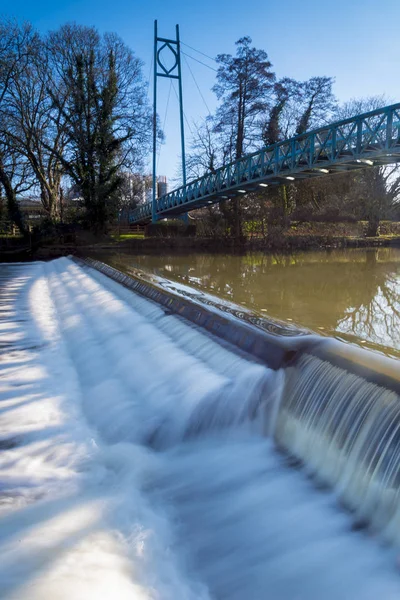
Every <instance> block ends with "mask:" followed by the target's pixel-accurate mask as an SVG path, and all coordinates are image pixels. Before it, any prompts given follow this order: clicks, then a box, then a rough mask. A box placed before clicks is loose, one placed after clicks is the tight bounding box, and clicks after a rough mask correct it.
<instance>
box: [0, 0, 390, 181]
mask: <svg viewBox="0 0 400 600" xmlns="http://www.w3.org/2000/svg"><path fill="white" fill-rule="evenodd" d="M0 14H2V15H12V16H15V17H17V18H19V19H27V20H29V21H31V22H32V23H33V25H34V26H35V27H37V28H38V29H39V30H41V31H46V30H48V29H55V28H57V27H58V26H59V25H61V24H62V23H64V22H66V21H76V22H77V23H81V24H85V25H94V26H96V27H97V28H98V29H99V30H100V31H102V32H103V31H115V32H117V33H118V34H119V35H120V36H121V37H122V38H123V39H124V41H125V42H126V43H127V44H128V45H129V46H131V47H132V48H133V50H134V51H135V53H136V54H137V55H138V56H139V57H140V58H142V59H143V61H144V62H145V66H144V75H145V78H146V79H148V77H149V72H150V66H151V60H152V51H153V22H154V19H158V23H159V35H161V36H163V37H174V34H175V24H176V23H179V25H180V30H181V39H182V41H183V42H186V43H187V44H189V45H190V46H193V47H194V48H196V49H198V50H201V51H203V52H204V53H206V54H208V55H210V56H215V55H217V54H218V53H221V52H226V53H234V51H235V47H234V43H235V41H236V40H237V39H238V38H240V37H242V36H243V35H250V36H251V37H252V38H253V42H254V45H255V46H257V47H260V48H263V49H264V50H266V51H267V52H268V55H269V58H270V60H271V62H272V63H273V66H274V69H275V71H276V73H277V75H278V77H282V76H284V75H286V76H290V77H294V78H296V79H300V80H303V79H308V78H309V77H311V76H314V75H329V76H334V77H335V79H336V82H335V87H334V91H335V93H336V95H337V97H338V98H339V100H340V101H345V100H349V99H350V98H353V97H360V96H368V95H378V94H379V95H380V94H386V95H387V97H388V98H389V99H390V100H393V101H394V102H396V101H400V78H399V72H400V41H399V35H398V24H399V22H400V0H380V2H376V0H334V1H332V2H326V3H325V2H321V0H285V1H284V2H283V0H280V1H279V0H252V1H251V2H245V1H243V0H242V1H239V0H231V1H228V0H201V1H200V2H199V1H198V0H196V2H193V1H192V0H186V1H184V0H165V1H154V0H148V1H146V0H142V1H139V0H130V1H128V0H61V1H60V0H59V1H58V2H54V0H36V1H34V0H13V2H10V0H0ZM185 50H186V52H187V53H188V54H191V55H192V56H195V57H196V58H199V59H200V60H204V62H207V63H208V64H209V65H210V66H214V67H215V63H213V62H212V61H209V60H207V59H205V58H204V57H201V56H200V55H198V54H195V53H194V52H193V51H191V50H189V49H188V48H186V49H185ZM187 60H188V61H189V64H190V66H191V69H192V71H193V74H194V76H195V78H196V80H197V82H198V84H199V86H200V88H201V90H202V93H203V95H204V98H205V100H206V103H207V104H208V106H209V108H210V109H211V110H213V108H214V107H215V97H214V94H213V93H212V92H211V87H212V85H213V83H214V79H215V73H214V72H213V71H212V70H210V69H208V68H206V67H204V66H202V65H200V64H199V63H196V62H193V61H192V60H190V59H187ZM183 76H184V82H183V86H184V102H185V114H186V117H187V120H188V121H189V123H192V122H193V120H199V119H200V118H201V117H204V116H206V115H207V108H206V107H205V105H204V102H203V100H202V99H201V96H200V94H199V92H198V91H197V89H196V86H195V84H194V82H193V79H192V76H191V74H190V71H189V69H188V67H187V65H186V63H185V62H184V63H183ZM168 90H169V82H168V81H167V80H160V102H159V114H160V118H161V121H162V122H164V117H165V106H166V102H167V97H168ZM150 92H151V90H150ZM150 97H151V96H150ZM186 129H187V137H188V138H189V137H190V131H188V126H187V125H186ZM165 132H166V136H167V138H166V143H165V145H164V146H163V147H162V149H161V154H160V160H159V168H158V172H159V173H160V174H161V173H163V174H167V175H168V176H169V177H172V176H173V175H174V173H175V170H176V165H177V161H178V158H179V143H180V142H179V120H178V112H177V100H176V97H175V95H174V93H173V92H172V93H171V96H170V102H169V110H168V114H167V120H166V126H165Z"/></svg>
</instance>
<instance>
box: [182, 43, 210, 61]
mask: <svg viewBox="0 0 400 600" xmlns="http://www.w3.org/2000/svg"><path fill="white" fill-rule="evenodd" d="M181 44H183V45H184V46H186V47H187V48H190V49H191V50H193V52H197V53H198V54H201V55H202V56H205V58H209V59H210V60H213V61H214V62H218V61H217V60H216V59H215V58H213V57H212V56H209V55H208V54H205V53H204V52H201V50H196V48H193V46H189V44H185V42H181Z"/></svg>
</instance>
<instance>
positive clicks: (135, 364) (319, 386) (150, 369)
mask: <svg viewBox="0 0 400 600" xmlns="http://www.w3.org/2000/svg"><path fill="white" fill-rule="evenodd" d="M35 277H36V278H37V282H36V283H37V284H39V285H40V290H41V292H40V294H41V295H40V298H41V299H42V301H43V298H47V300H48V305H49V306H48V309H46V310H47V317H46V319H45V326H44V333H42V335H43V336H44V344H43V347H48V348H51V347H52V344H53V343H54V340H55V339H58V338H60V339H61V340H62V344H61V346H62V353H61V354H60V361H61V359H62V360H64V362H65V363H66V364H67V363H68V364H67V366H68V369H69V371H68V372H70V373H74V374H75V375H74V377H75V379H76V385H75V387H74V388H73V389H74V390H78V391H79V397H80V400H79V403H80V404H81V409H82V413H83V414H84V415H85V417H86V421H87V422H88V423H89V425H90V426H91V427H92V428H93V430H94V431H95V434H93V437H94V443H93V445H92V446H91V450H90V455H89V456H88V457H86V458H85V460H84V461H83V462H82V464H81V463H78V466H79V473H80V476H81V475H82V474H85V472H86V471H89V466H88V464H89V463H90V460H92V459H91V456H92V454H95V449H97V448H100V458H99V457H98V458H97V460H98V461H100V460H103V458H102V457H105V458H104V460H105V463H99V464H98V465H97V466H96V468H95V469H94V474H92V475H91V478H89V480H90V482H91V483H90V485H93V480H94V481H95V482H96V485H100V486H101V485H102V483H101V482H102V481H103V479H102V478H105V484H104V486H106V488H107V489H106V491H105V492H104V491H102V493H103V496H102V497H101V503H103V504H107V502H109V505H110V506H111V509H109V511H108V513H106V514H107V515H108V517H107V518H108V525H109V527H110V528H111V529H112V531H117V532H118V536H119V538H121V539H122V540H123V542H124V544H125V548H127V549H128V550H127V554H129V556H131V555H132V556H133V557H134V560H136V563H135V564H136V566H135V569H132V572H134V573H135V574H136V576H137V577H138V578H139V581H140V584H141V586H142V587H143V589H145V595H140V596H139V595H138V596H136V595H134V596H129V595H126V596H124V598H131V597H135V598H136V597H138V598H139V597H140V598H151V599H154V600H156V599H162V600H170V599H171V600H181V599H182V600H187V599H189V598H190V599H192V598H193V599H194V598H201V599H218V600H225V599H229V600H231V599H233V600H258V599H260V598H270V599H271V600H321V598H324V599H326V600H337V599H338V598H340V599H341V600H342V599H343V600H376V598H384V599H385V600H395V599H397V598H399V597H400V577H399V574H398V572H397V570H396V562H395V558H396V549H395V546H389V545H386V546H384V545H382V544H381V542H380V538H379V536H375V535H373V531H374V530H375V529H378V528H379V529H381V528H382V527H384V526H385V528H386V529H385V531H386V532H388V535H390V537H391V539H394V540H396V541H397V533H396V532H397V530H398V529H399V527H398V524H397V521H398V516H397V512H396V511H397V506H396V504H397V489H398V482H399V479H400V476H399V473H398V467H399V460H398V440H399V435H400V434H399V433H398V432H399V427H398V424H397V423H398V422H400V418H399V417H400V415H399V410H398V407H400V404H399V397H398V395H397V392H395V391H389V390H387V389H385V388H384V387H382V386H381V385H378V384H377V383H372V382H368V381H366V380H364V379H362V378H361V377H359V376H358V375H355V374H351V373H350V372H347V371H346V370H345V369H344V368H342V367H338V366H334V365H333V364H331V363H330V362H328V361H327V360H325V359H322V358H319V357H317V356H316V355H311V354H310V353H307V352H305V351H299V350H298V347H297V350H296V352H294V354H293V360H292V363H291V364H290V366H286V367H285V368H281V369H279V370H274V369H271V368H269V367H268V365H266V364H262V363H261V361H260V360H253V359H252V358H251V357H250V356H249V355H248V354H246V353H244V352H241V351H239V350H237V349H235V348H233V347H232V346H229V344H224V343H223V342H221V341H219V340H217V339H216V338H214V337H213V336H211V335H208V334H207V335H206V334H204V333H203V332H202V331H201V330H200V329H198V328H196V327H194V326H193V325H190V324H188V322H186V321H185V320H183V319H182V318H180V317H179V316H176V315H172V314H170V313H168V311H166V310H163V309H162V308H161V307H160V306H158V305H157V304H156V303H154V302H151V301H149V300H147V299H144V298H143V297H140V296H138V295H137V294H134V293H132V292H131V291H129V290H127V289H125V288H123V287H122V286H120V285H119V284H118V283H116V282H114V281H112V280H110V279H109V278H107V277H106V276H105V275H103V274H101V273H99V272H97V271H95V270H93V269H91V268H82V267H81V266H78V265H77V264H75V263H73V262H72V261H70V260H68V259H60V260H58V261H53V262H51V263H46V264H43V265H36V267H35ZM43 310H44V309H43V307H42V308H41V313H42V312H43ZM41 313H40V315H39V316H40V318H42V316H41ZM38 319H39V318H38ZM39 321H40V319H39V320H38V324H37V326H38V328H40V326H41V323H40V322H39ZM48 322H51V323H52V327H51V328H48ZM233 326H234V325H233ZM61 346H60V347H61ZM310 351H311V350H310ZM49 352H50V350H49ZM63 357H64V358H63ZM57 359H58V356H57V357H54V356H50V358H49V360H50V361H51V363H50V364H52V365H57ZM65 369H67V367H65ZM65 372H67V371H65ZM78 384H79V385H78ZM71 401H72V400H71ZM74 418H76V417H75V416H74ZM277 446H278V447H277ZM82 447H83V444H82ZM93 448H94V449H93ZM280 448H281V449H283V452H281V451H280ZM53 452H54V451H53ZM64 452H66V451H65V450H64ZM80 452H81V453H83V450H82V449H81V450H80ZM293 457H295V458H296V459H300V460H297V461H294V460H293ZM24 460H26V458H24ZM67 460H68V461H70V458H69V457H68V459H67ZM300 462H302V463H304V468H303V470H302V469H299V468H297V467H298V465H299V463H300ZM68 464H69V463H68ZM100 464H101V466H99V465H100ZM110 470H111V473H112V474H111V475H110V474H109V471H110ZM104 472H106V474H107V476H105V475H104ZM308 473H311V474H313V476H314V474H315V475H316V476H317V477H319V478H320V479H322V480H323V481H324V482H325V483H328V484H329V486H327V487H326V489H324V491H322V490H321V489H318V488H317V487H316V486H314V484H313V482H312V480H311V478H310V477H306V476H305V474H308ZM82 477H84V475H82ZM99 481H100V484H99ZM329 487H331V488H333V490H338V492H339V493H340V495H341V497H342V498H343V500H344V502H345V503H346V504H347V505H348V506H349V507H350V508H351V509H352V510H355V511H356V519H357V522H358V524H359V522H360V519H361V520H365V521H366V522H371V524H372V526H373V527H372V529H371V530H367V531H359V530H358V529H357V528H354V527H353V523H354V518H353V517H352V515H350V514H349V512H346V511H344V510H342V509H340V508H339V507H338V503H337V500H336V495H335V492H333V493H331V492H330V491H329ZM96 489H97V488H96ZM121 490H122V492H121ZM90 492H91V493H93V490H92V488H90ZM114 495H115V497H117V498H118V501H115V500H114ZM121 495H123V499H122V496H121ZM110 497H111V499H112V501H110V500H107V499H109V498H110ZM101 503H100V504H101ZM132 514H134V515H135V517H134V519H133V517H132ZM97 526H98V525H97ZM103 527H104V525H103ZM0 533H1V528H0ZM138 540H139V541H138ZM160 549H161V550H160ZM152 552H153V553H152ZM89 555H90V552H87V551H86V553H84V554H82V556H83V557H87V556H89ZM16 556H17V557H18V554H16ZM78 556H80V555H78ZM10 560H11V559H9V561H10ZM79 560H80V558H79V559H76V557H75V561H72V562H73V564H76V563H77V562H79ZM137 561H142V562H139V563H138V562H137ZM10 564H11V563H10ZM16 564H17V567H15V566H13V564H11V566H10V565H8V563H7V572H8V571H12V568H15V569H16V574H17V575H16V578H18V576H19V568H20V567H19V565H20V564H22V563H21V561H19V562H18V561H17V560H16ZM62 565H63V566H62V568H64V562H62ZM127 571H128V569H127V568H125V567H124V570H123V572H124V574H125V572H127ZM63 573H64V571H63V570H62V569H61V577H62V576H63ZM138 573H139V574H140V575H138ZM57 576H58V575H57ZM1 577H2V568H1V565H0V581H1ZM53 581H54V579H53ZM55 581H59V580H57V578H56V579H55ZM60 581H64V580H63V579H62V578H61V580H60ZM60 587H62V586H60ZM11 597H12V598H14V596H10V598H11ZM20 597H34V598H35V599H36V598H42V597H45V596H44V595H43V594H42V595H40V593H38V595H36V596H20ZM60 597H61V596H60ZM62 597H63V598H64V596H62ZM75 597H79V596H73V594H69V595H68V598H75ZM81 597H83V596H81ZM7 598H8V596H7Z"/></svg>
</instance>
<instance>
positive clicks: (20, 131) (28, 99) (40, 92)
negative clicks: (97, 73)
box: [3, 30, 64, 220]
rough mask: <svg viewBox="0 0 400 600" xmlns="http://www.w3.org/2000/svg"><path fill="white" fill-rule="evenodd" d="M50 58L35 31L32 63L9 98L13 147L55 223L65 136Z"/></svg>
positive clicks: (16, 80) (16, 78)
mask: <svg viewBox="0 0 400 600" xmlns="http://www.w3.org/2000/svg"><path fill="white" fill-rule="evenodd" d="M49 88H50V72H49V64H48V55H47V52H46V49H45V47H44V46H43V44H42V41H41V40H40V37H39V36H38V35H37V34H36V33H34V32H33V31H32V30H31V36H30V54H29V60H28V61H27V62H26V65H25V67H24V69H23V70H19V71H18V72H16V74H15V76H14V77H13V80H12V83H11V84H10V86H9V90H8V93H7V95H6V98H5V110H6V111H7V117H8V118H7V131H6V132H4V131H3V134H5V135H8V137H9V139H10V143H11V144H12V146H13V147H14V148H15V150H16V151H17V152H18V153H19V155H21V156H23V157H24V159H25V160H26V161H28V162H29V164H30V166H31V170H32V173H33V174H34V176H35V178H36V183H37V185H38V187H39V190H40V198H41V201H42V205H43V208H44V209H45V211H46V213H47V215H48V216H49V218H50V219H51V220H55V219H56V218H57V216H59V212H60V194H61V177H62V173H63V169H62V164H61V160H60V158H59V156H60V155H62V153H63V148H64V133H63V129H62V127H61V123H60V118H59V116H60V115H59V111H57V110H55V109H54V107H53V104H52V102H51V98H50V94H49Z"/></svg>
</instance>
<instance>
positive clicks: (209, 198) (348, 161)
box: [130, 104, 400, 223]
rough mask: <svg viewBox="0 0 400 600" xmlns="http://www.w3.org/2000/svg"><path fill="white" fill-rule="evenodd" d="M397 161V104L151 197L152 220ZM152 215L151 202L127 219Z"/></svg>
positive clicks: (399, 143) (274, 147) (136, 220)
mask: <svg viewBox="0 0 400 600" xmlns="http://www.w3.org/2000/svg"><path fill="white" fill-rule="evenodd" d="M399 161H400V104H393V105H391V106H387V107H385V108H381V109H378V110H374V111H371V112H368V113H364V114H361V115H356V116H355V117H352V118H349V119H344V120H342V121H337V122H335V123H332V124H330V125H327V126H324V127H320V128H319V129H315V130H313V131H309V132H307V133H304V134H301V135H298V136H296V137H293V138H290V139H287V140H284V141H282V142H279V143H277V144H274V145H272V146H268V147H265V148H262V149H261V150H259V151H258V152H254V153H252V154H248V155H246V156H244V157H243V158H241V159H239V160H237V161H236V162H232V163H229V164H227V165H224V166H222V167H220V168H219V169H217V170H216V171H215V172H213V173H206V174H205V175H203V177H200V178H198V179H195V180H194V181H191V182H189V183H188V184H186V185H184V186H182V187H179V188H177V189H175V190H173V191H172V192H169V193H168V194H165V195H164V196H161V197H160V198H157V199H156V200H155V206H154V215H155V216H156V220H158V219H164V218H173V217H175V216H179V215H181V214H184V213H187V212H188V211H190V210H195V209H198V208H202V207H203V206H207V205H212V204H215V203H218V202H220V201H221V200H228V199H231V198H234V197H238V196H241V195H244V194H246V193H248V192H254V191H256V190H257V189H260V188H263V187H268V186H279V185H283V184H288V183H289V182H293V181H299V180H301V179H309V178H311V177H321V176H324V175H329V174H332V173H338V172H343V171H348V170H354V169H360V168H365V167H372V166H377V165H386V164H390V163H395V162H399ZM151 219H152V202H147V203H146V204H142V205H140V206H138V207H137V208H136V209H135V210H134V211H132V213H131V216H130V222H131V223H146V222H149V221H151Z"/></svg>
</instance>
